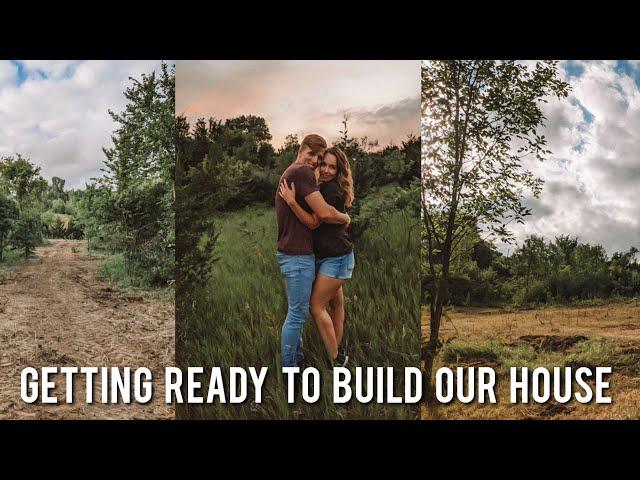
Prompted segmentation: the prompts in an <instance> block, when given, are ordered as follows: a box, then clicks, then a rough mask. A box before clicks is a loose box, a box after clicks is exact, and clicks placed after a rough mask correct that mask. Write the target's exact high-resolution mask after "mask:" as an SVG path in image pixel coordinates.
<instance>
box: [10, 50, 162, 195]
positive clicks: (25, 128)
mask: <svg viewBox="0 0 640 480" xmlns="http://www.w3.org/2000/svg"><path fill="white" fill-rule="evenodd" d="M23 65H24V68H25V73H26V75H25V80H24V82H23V83H21V84H20V85H16V82H15V78H16V77H15V76H16V74H17V70H16V68H15V66H14V65H13V64H12V63H11V62H8V61H0V122H1V124H2V128H0V155H14V154H16V153H20V154H21V155H23V156H25V157H27V158H30V159H31V161H32V162H33V163H35V164H36V165H39V166H40V167H42V170H41V172H42V175H43V176H44V177H45V178H47V179H50V178H51V177H52V176H57V177H61V178H64V179H66V185H65V186H66V187H67V188H81V187H82V186H84V184H85V182H87V181H88V180H89V179H90V178H91V177H95V176H98V175H99V174H100V168H101V167H102V162H103V160H104V154H103V152H102V147H103V146H109V145H111V134H112V132H113V130H114V128H115V124H114V123H113V121H112V119H111V117H110V116H109V114H108V112H107V110H108V109H112V110H115V111H119V110H121V109H122V108H123V107H124V105H125V98H124V95H123V92H124V89H125V87H126V86H128V85H130V81H129V80H128V79H129V77H134V78H139V77H140V76H141V75H142V74H143V73H149V72H151V71H153V70H159V68H160V61H158V60H149V61H84V62H72V61H50V60H47V61H26V62H24V63H23ZM11 68H13V72H14V73H13V74H11V70H10V69H11ZM5 71H9V72H10V73H9V77H10V78H11V79H12V80H11V82H4V83H3V81H2V79H3V72H5ZM37 71H40V72H44V73H45V75H46V77H45V76H42V75H41V74H37V73H35V72H37ZM4 75H5V76H6V74H4ZM11 75H13V76H12V77H11Z"/></svg>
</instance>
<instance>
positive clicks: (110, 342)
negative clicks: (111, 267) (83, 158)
mask: <svg viewBox="0 0 640 480" xmlns="http://www.w3.org/2000/svg"><path fill="white" fill-rule="evenodd" d="M36 254H37V256H36V258H33V259H31V260H29V261H26V262H24V263H22V264H21V265H18V266H16V267H14V268H13V269H11V270H8V271H6V270H5V271H3V272H2V274H3V278H2V279H1V281H0V418H4V419H6V418H15V419H29V418H31V419H62V418H65V419H130V418H139V419H143V418H149V419H151V418H164V419H170V418H173V417H174V408H173V406H172V405H166V404H165V403H164V397H163V390H164V378H163V372H164V367H165V366H169V365H173V364H174V345H175V342H174V331H175V323H174V322H175V320H174V318H175V316H174V305H173V303H171V302H163V301H158V300H149V299H145V298H143V297H140V296H135V295H130V294H125V293H122V292H118V291H116V290H114V289H112V288H111V287H110V286H109V284H108V282H106V281H105V280H102V279H100V278H99V277H98V275H97V272H98V267H99V258H98V257H95V256H93V255H90V254H87V253H86V249H85V244H84V241H81V240H50V241H49V244H48V245H46V246H43V247H39V248H38V249H37V251H36ZM27 366H32V367H36V368H39V367H42V366H57V367H61V366H78V367H81V366H96V367H103V366H104V367H131V368H132V371H133V370H135V368H136V367H143V366H144V367H148V368H149V369H150V370H151V371H152V372H153V376H154V392H155V394H154V398H153V400H152V401H151V402H150V403H148V404H146V405H141V404H137V403H131V404H128V405H124V404H113V405H109V404H101V403H99V402H95V401H94V403H93V404H91V405H87V404H86V403H85V402H84V401H76V402H74V403H73V404H66V403H64V402H63V399H64V388H61V389H59V390H56V392H55V394H56V396H57V397H59V398H60V400H59V403H58V404H57V405H42V404H31V405H29V404H26V403H24V402H23V401H22V399H21V398H20V372H21V371H22V369H23V368H24V367H27ZM63 378H64V377H63V376H62V375H60V376H58V377H56V382H60V383H62V384H64V382H63V381H62V380H63ZM96 383H98V385H99V383H100V382H96ZM85 388H86V386H85V385H84V381H82V380H81V379H78V381H77V382H76V383H75V384H74V392H76V397H75V398H80V399H81V400H84V395H85V393H84V392H85ZM99 394H100V388H99V386H98V387H97V388H95V389H94V399H99V398H100V397H99ZM132 398H133V395H132ZM61 400H62V401H61Z"/></svg>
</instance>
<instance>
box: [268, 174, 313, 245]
mask: <svg viewBox="0 0 640 480" xmlns="http://www.w3.org/2000/svg"><path fill="white" fill-rule="evenodd" d="M282 180H286V181H287V185H289V187H291V182H293V183H294V185H295V187H296V202H298V205H300V206H301V207H302V208H304V209H305V210H306V211H307V212H308V213H313V210H311V207H309V205H308V204H307V202H306V201H305V199H304V197H306V196H307V195H309V194H310V193H313V192H317V191H318V185H317V183H316V177H315V175H314V174H313V169H312V168H311V167H309V166H308V165H303V164H299V163H293V164H291V165H289V167H288V168H287V169H286V170H285V171H284V173H283V174H282V176H281V177H280V182H279V183H278V185H280V183H282ZM275 202H276V217H277V219H278V246H277V249H278V251H279V252H281V253H284V254H286V255H311V254H313V240H312V236H311V229H310V228H309V227H307V226H306V225H305V224H304V223H302V222H301V221H300V220H298V217H296V214H295V213H293V210H291V208H290V207H289V205H287V202H285V201H284V199H283V198H282V197H281V196H280V195H278V192H276V200H275Z"/></svg>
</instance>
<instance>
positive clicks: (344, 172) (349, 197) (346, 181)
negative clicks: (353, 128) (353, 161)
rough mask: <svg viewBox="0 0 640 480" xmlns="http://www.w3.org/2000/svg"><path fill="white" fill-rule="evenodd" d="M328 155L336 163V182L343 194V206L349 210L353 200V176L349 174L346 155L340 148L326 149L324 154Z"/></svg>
mask: <svg viewBox="0 0 640 480" xmlns="http://www.w3.org/2000/svg"><path fill="white" fill-rule="evenodd" d="M327 153H330V154H331V155H333V156H334V157H336V161H337V167H338V168H337V177H336V179H337V181H338V185H340V188H342V191H343V192H344V206H345V207H346V208H349V207H350V206H351V204H352V203H353V200H354V198H355V197H354V194H353V175H352V174H351V165H350V164H349V160H348V159H347V155H346V154H345V153H344V152H343V151H342V149H341V148H340V147H331V148H327V149H326V150H325V152H324V154H325V155H326V154H327Z"/></svg>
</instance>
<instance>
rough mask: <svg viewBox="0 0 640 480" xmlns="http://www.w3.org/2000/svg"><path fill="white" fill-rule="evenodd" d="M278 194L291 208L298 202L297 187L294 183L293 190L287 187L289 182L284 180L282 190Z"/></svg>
mask: <svg viewBox="0 0 640 480" xmlns="http://www.w3.org/2000/svg"><path fill="white" fill-rule="evenodd" d="M278 194H279V195H280V196H281V197H282V199H283V200H284V201H285V202H287V205H289V206H291V205H292V204H294V203H295V202H296V186H295V185H294V184H293V182H291V188H289V187H288V186H287V181H286V180H282V183H281V184H280V188H279V189H278Z"/></svg>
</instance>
